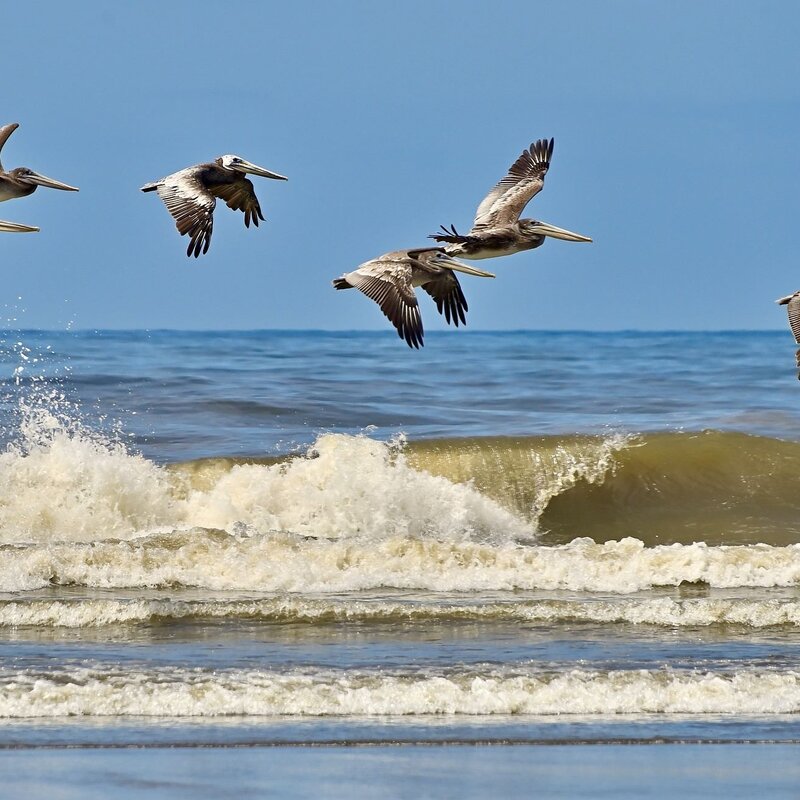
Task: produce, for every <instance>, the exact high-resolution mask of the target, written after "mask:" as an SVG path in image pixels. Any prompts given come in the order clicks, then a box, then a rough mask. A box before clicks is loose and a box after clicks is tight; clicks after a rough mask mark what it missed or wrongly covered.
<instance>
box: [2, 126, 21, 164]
mask: <svg viewBox="0 0 800 800" xmlns="http://www.w3.org/2000/svg"><path fill="white" fill-rule="evenodd" d="M17 128H19V123H18V122H12V123H10V124H8V125H3V127H2V128H0V150H2V149H3V145H4V144H5V143H6V142H7V141H8V137H9V136H11V134H12V133H14V131H15V130H16V129H17ZM0 172H3V162H2V161H0Z"/></svg>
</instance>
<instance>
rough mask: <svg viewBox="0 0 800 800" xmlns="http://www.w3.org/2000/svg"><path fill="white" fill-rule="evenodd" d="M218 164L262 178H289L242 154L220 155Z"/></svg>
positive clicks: (277, 179)
mask: <svg viewBox="0 0 800 800" xmlns="http://www.w3.org/2000/svg"><path fill="white" fill-rule="evenodd" d="M217 164H219V165H220V166H221V167H224V168H225V169H231V170H233V171H234V172H244V173H245V174H247V173H249V174H250V175H260V176H261V177H262V178H272V179H273V180H276V181H287V180H289V179H288V178H287V177H285V176H284V175H278V173H277V172H270V171H269V170H268V169H264V167H259V166H258V165H257V164H253V163H252V162H250V161H247V160H246V159H244V158H242V157H241V156H235V155H227V156H220V157H219V158H218V159H217Z"/></svg>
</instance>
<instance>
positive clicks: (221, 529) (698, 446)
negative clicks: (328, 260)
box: [0, 332, 800, 746]
mask: <svg viewBox="0 0 800 800" xmlns="http://www.w3.org/2000/svg"><path fill="white" fill-rule="evenodd" d="M354 336H355V337H356V338H358V337H359V335H354ZM582 336H583V337H588V341H584V340H582V339H581V337H582ZM637 336H639V337H640V339H637V338H636V337H637ZM735 336H736V337H741V336H742V335H741V334H736V335H735ZM626 337H627V338H626ZM431 338H432V342H433V343H434V344H435V343H436V342H437V337H436V336H433V337H431ZM642 339H643V340H644V341H642ZM463 341H464V340H463V338H459V339H454V338H452V339H451V338H447V337H442V339H441V340H439V342H438V343H439V345H440V349H441V348H444V349H445V351H446V352H445V353H444V354H443V353H442V352H437V350H436V349H435V348H433V347H432V348H430V350H431V353H427V350H428V348H426V353H423V354H419V355H420V358H422V359H428V361H429V362H430V363H427V364H426V369H425V370H422V371H421V372H419V371H418V367H419V365H418V364H417V363H416V362H411V361H409V359H408V357H407V354H404V353H403V354H400V353H397V352H396V351H395V350H394V349H393V348H391V344H393V343H392V342H391V341H390V340H386V341H384V340H383V339H381V338H377V339H376V340H375V342H376V343H377V345H376V346H377V347H378V349H381V348H385V351H384V352H383V353H382V355H383V356H385V359H384V362H383V365H384V370H383V373H382V375H383V377H382V378H381V379H380V380H375V379H374V376H372V375H371V370H372V366H371V365H372V364H373V363H374V361H373V360H372V359H370V360H367V359H366V358H362V357H361V356H360V355H359V352H358V350H359V349H358V347H355V348H353V352H354V354H355V355H354V356H353V358H352V360H351V361H350V362H344V363H339V365H338V366H337V370H336V371H335V372H334V371H332V370H331V367H330V359H331V358H332V357H333V354H334V353H338V352H339V351H340V349H341V338H340V337H331V336H328V335H325V334H312V333H310V334H304V335H298V334H291V335H289V334H286V335H284V339H281V335H280V334H262V333H253V334H203V333H198V334H187V333H181V334H170V333H169V332H159V333H157V334H154V335H151V334H145V333H139V334H122V333H98V334H97V335H95V336H93V335H91V334H89V333H83V334H74V335H70V334H43V333H31V334H22V333H20V334H17V335H15V336H14V342H15V344H14V346H13V347H10V348H9V349H8V350H7V352H6V353H5V368H6V370H7V373H6V378H5V398H4V401H3V406H2V408H3V412H2V413H3V421H4V425H3V443H4V444H3V450H2V452H0V642H2V649H3V652H4V655H3V656H2V657H1V658H0V718H3V719H4V720H6V722H7V724H9V725H10V727H7V728H6V732H5V734H4V733H3V732H2V731H1V730H0V746H2V744H3V741H4V738H3V737H4V736H5V737H6V739H5V741H9V742H10V741H12V740H13V741H15V742H16V741H18V740H19V737H20V736H22V738H23V739H24V738H25V736H28V737H32V739H31V741H32V740H33V739H35V740H36V741H37V742H42V741H45V742H46V741H59V742H68V741H70V740H71V739H72V740H77V739H80V740H81V741H86V738H87V736H88V737H89V739H91V740H92V741H96V742H98V743H99V742H102V740H103V737H104V736H106V735H108V734H107V733H104V731H105V730H106V729H105V727H104V726H106V725H114V724H117V723H120V722H121V721H124V720H129V721H130V720H133V721H136V720H139V722H136V724H137V725H140V724H143V725H145V727H146V730H147V734H146V736H147V737H150V740H152V741H160V740H161V739H160V738H159V737H167V738H169V737H174V736H175V735H176V734H175V730H176V726H178V728H180V726H181V725H183V724H188V721H189V720H191V721H192V724H193V725H195V724H197V723H198V721H199V722H202V721H206V722H209V723H210V722H211V721H212V720H219V719H221V718H224V719H225V720H227V721H228V722H226V727H225V729H224V732H223V729H221V728H220V729H217V728H214V729H213V730H214V731H217V732H216V733H214V732H211V733H209V732H208V731H207V732H206V734H204V735H205V736H211V737H212V738H213V737H214V736H217V735H219V736H230V735H231V728H230V725H231V724H233V725H236V724H241V725H242V726H244V727H242V728H241V731H240V733H239V734H237V735H240V736H242V737H245V738H247V737H248V736H250V737H252V736H256V737H258V736H261V735H269V731H270V730H277V728H275V727H274V726H276V725H277V726H279V727H280V726H284V725H285V724H287V721H292V720H301V719H307V718H320V719H322V718H324V719H326V720H329V722H327V723H326V726H328V727H326V730H328V731H329V732H331V731H332V734H331V735H333V736H335V735H336V730H340V731H344V730H345V728H339V729H337V728H336V726H337V725H338V726H342V725H344V726H347V728H346V729H347V731H348V735H353V731H356V733H357V735H359V736H364V737H367V738H369V737H377V738H378V739H382V738H385V737H386V736H387V735H388V734H387V731H388V730H391V731H393V733H392V734H391V735H393V736H396V735H397V731H398V730H399V729H405V730H408V731H412V730H413V734H410V733H409V735H413V738H414V740H420V741H422V740H425V738H426V737H428V736H441V726H442V725H445V726H446V725H452V726H455V727H453V729H452V730H453V731H454V732H455V731H457V730H461V728H458V726H459V725H463V720H464V719H473V718H486V719H491V720H493V723H492V725H493V727H492V736H494V737H498V738H499V739H502V738H503V736H509V735H511V732H512V731H513V735H514V736H515V737H520V736H521V737H522V738H530V739H532V740H533V739H536V738H537V737H539V736H540V735H541V731H542V728H541V726H546V725H551V724H552V719H553V718H563V717H571V718H574V719H575V720H576V722H575V725H576V726H577V727H576V729H575V731H574V732H573V735H574V736H576V737H577V738H581V737H585V736H591V735H594V734H592V731H600V730H602V731H606V732H608V731H609V730H611V729H613V736H614V737H616V738H623V739H625V738H632V739H635V738H636V737H637V736H638V735H640V734H639V733H638V732H640V731H644V730H646V731H647V734H648V735H651V736H652V735H653V731H654V727H653V726H654V725H655V730H656V731H657V730H658V724H659V723H658V722H654V720H658V719H661V720H663V725H664V726H666V727H664V729H663V730H664V731H666V732H668V734H669V735H670V736H674V737H680V736H682V735H687V732H688V731H691V732H692V735H694V736H698V735H699V736H701V737H702V736H705V737H708V738H709V739H713V738H715V737H716V736H718V735H719V730H720V728H719V725H720V722H719V720H720V718H722V717H724V718H727V719H733V720H735V721H736V725H737V726H738V727H737V728H736V732H737V735H738V736H740V737H742V736H744V737H746V736H748V735H753V736H756V735H760V734H757V733H756V732H757V731H760V730H763V726H764V724H765V723H764V720H765V719H768V718H774V719H775V720H776V724H779V725H780V730H781V734H780V737H779V738H782V739H785V740H793V738H794V737H795V736H797V737H800V731H799V730H798V727H797V723H796V722H795V721H794V719H795V716H793V715H796V713H797V711H798V710H800V678H799V677H798V676H799V675H800V589H799V588H798V587H800V492H798V488H800V487H798V477H797V476H798V475H799V474H800V441H798V439H800V436H798V435H797V434H798V431H800V428H797V418H796V415H795V412H794V408H793V403H794V401H795V398H794V395H793V394H790V390H794V389H795V387H794V385H792V384H790V383H789V382H788V381H787V382H786V385H784V383H782V382H779V380H778V379H777V378H773V377H769V378H767V377H766V373H764V379H763V380H764V384H763V385H762V384H761V383H760V382H759V379H756V380H753V378H752V375H754V374H755V375H759V374H761V373H759V372H758V371H757V370H756V369H755V364H756V363H757V362H758V361H759V359H765V358H767V354H768V353H769V354H770V357H771V355H772V346H773V341H772V339H771V338H770V337H765V336H764V335H761V334H754V335H752V337H751V338H749V339H747V338H745V339H741V338H738V339H737V338H734V339H733V340H732V339H731V338H730V337H729V338H727V339H726V338H725V336H724V335H721V334H714V335H699V334H698V335H697V336H696V337H695V338H692V337H690V336H689V337H688V338H687V335H674V336H672V338H671V337H670V336H669V335H664V336H663V337H662V338H660V339H658V338H656V340H655V341H653V340H652V339H651V338H648V337H647V336H643V335H636V334H614V335H609V336H608V337H605V338H604V337H602V336H589V335H582V334H573V335H563V336H552V335H547V334H515V335H509V334H500V335H490V334H480V335H476V336H474V337H471V338H470V339H469V340H468V341H469V347H468V348H467V347H464V346H463ZM732 341H736V342H740V343H741V342H742V341H744V342H745V343H746V347H745V348H744V350H745V355H744V356H742V353H741V352H740V353H739V358H738V360H737V359H733V358H732V357H731V356H730V348H731V343H732ZM20 342H23V344H20ZM371 343H372V342H371ZM98 344H102V347H98ZM588 344H591V347H588ZM622 345H624V346H622ZM644 345H647V347H645V346H644ZM282 347H283V348H284V349H288V350H291V352H292V358H291V359H282V360H276V359H275V358H274V353H275V352H279V351H280V349H281V348H282ZM652 347H660V348H661V349H662V351H665V350H667V351H669V352H670V353H671V354H672V355H671V357H672V358H675V359H683V361H681V362H680V363H681V364H682V367H681V368H680V369H677V368H676V369H675V370H674V377H673V378H672V379H671V381H670V380H669V379H666V378H664V379H663V380H661V381H660V382H659V383H658V384H657V385H658V388H657V390H655V389H648V386H647V384H646V382H643V381H640V380H634V379H633V378H630V379H628V378H626V377H624V376H626V375H629V374H630V375H636V374H641V373H642V372H644V373H647V372H648V370H651V369H652V368H653V367H652V364H651V363H650V361H649V360H648V358H647V357H646V350H647V348H652ZM740 350H741V348H740ZM554 351H555V354H554ZM559 351H563V352H561V353H560V355H561V357H562V358H563V359H564V363H565V364H568V365H569V366H568V367H565V368H564V370H563V372H562V373H559V372H558V371H557V370H556V371H554V370H555V367H554V363H559V362H558V361H557V358H556V356H558V355H559ZM589 352H590V353H591V358H589V356H588V355H585V356H584V355H580V358H581V359H583V361H582V362H581V363H575V358H576V355H575V354H584V353H589ZM748 353H749V357H750V358H751V361H748V358H747V354H748ZM21 354H24V356H25V357H24V359H23V358H21ZM568 354H569V356H568ZM554 359H555V362H554ZM265 363H268V364H269V366H270V370H269V371H268V372H267V371H266V370H265V367H264V364H265ZM523 364H524V365H525V367H524V368H523V367H522V365H523ZM737 369H738V370H739V371H740V372H739V373H738V374H736V372H735V371H736V370H737ZM731 370H733V371H734V374H731ZM746 370H750V373H748V374H750V376H751V377H750V380H749V381H746V380H744V379H743V378H742V372H744V371H746ZM412 372H413V376H414V377H413V380H412V378H411V376H412ZM477 374H480V375H481V379H480V381H478V382H476V380H475V379H474V377H473V376H474V375H477ZM777 374H778V375H780V373H779V372H777ZM420 375H423V377H420ZM310 376H315V377H310ZM425 376H427V377H425ZM790 377H791V375H790ZM626 381H629V383H626ZM543 384H546V387H545V388H546V392H545V391H544V389H543V388H542V386H543ZM604 384H609V385H608V386H605V388H604ZM612 385H613V386H615V388H614V391H615V392H616V396H618V397H624V398H626V400H625V404H626V405H624V406H620V407H617V408H616V409H611V410H609V409H603V408H598V403H600V402H601V401H600V400H598V398H603V397H604V396H605V395H604V394H603V391H611V386H612ZM655 385H656V384H655V383H653V384H652V386H655ZM355 387H358V391H355V390H354V389H355ZM733 387H736V388H735V390H734V388H733ZM648 392H649V393H648ZM737 392H738V394H737ZM732 393H733V394H734V395H735V396H734V397H732ZM545 395H546V397H547V400H545V399H544V398H545ZM423 397H424V398H426V401H425V403H422V402H420V398H423ZM476 397H480V402H476ZM142 720H146V723H145V722H141V721H142ZM182 720H183V721H185V722H181V721H182ZM236 720H238V721H239V722H238V723H237V722H236ZM388 720H392V722H391V724H390V725H389V727H388V728H387V727H386V725H387V721H388ZM448 720H449V722H448ZM434 721H435V722H434ZM523 721H524V722H523ZM644 721H646V722H647V725H646V726H644V727H643V723H644ZM777 721H779V723H778V722H777ZM11 723H13V724H11ZM20 725H24V726H25V727H24V728H20V727H19V726H20ZM41 725H46V727H45V728H42V727H37V726H41ZM85 725H90V727H88V728H86V727H82V726H85ZM331 725H333V726H334V727H333V728H330V727H329V726H331ZM520 725H522V728H520ZM253 726H255V727H253ZM354 726H355V727H354ZM398 726H399V727H398ZM409 726H410V727H409ZM609 726H610V727H609ZM181 730H183V729H182V728H181ZM192 730H194V729H192ZM209 730H211V729H209ZM20 731H23V733H20ZM259 731H260V733H259ZM426 731H427V733H426ZM748 731H749V732H750V733H749V734H748ZM184 734H185V735H186V736H187V737H189V738H190V739H191V737H192V736H193V735H194V734H192V733H191V731H190V730H189V729H188V728H187V729H186V730H185V731H184ZM773 734H774V731H773ZM141 735H145V734H142V732H141V730H139V733H137V736H141ZM181 735H183V734H181ZM302 735H306V734H302ZM342 735H344V734H342ZM453 735H461V734H460V733H454V734H453ZM604 735H605V734H604ZM664 735H667V734H666V733H664ZM164 740H165V741H166V739H164Z"/></svg>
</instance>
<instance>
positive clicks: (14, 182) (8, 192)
mask: <svg viewBox="0 0 800 800" xmlns="http://www.w3.org/2000/svg"><path fill="white" fill-rule="evenodd" d="M17 128H19V123H17V122H12V123H11V124H10V125H3V127H2V128H0V150H2V149H3V145H4V144H5V143H6V141H7V140H8V137H9V136H11V134H12V133H14V131H15V130H16V129H17ZM38 186H47V187H48V188H50V189H63V190H64V191H66V192H77V191H78V189H77V187H75V186H70V185H69V184H68V183H61V181H57V180H55V179H53V178H48V177H47V176H46V175H42V174H41V173H39V172H34V171H33V170H32V169H28V167H17V168H16V169H11V170H8V172H6V171H5V170H4V169H3V165H2V163H0V202H2V201H3V200H12V199H14V198H15V197H27V196H28V195H29V194H33V193H34V192H35V191H36V188H37V187H38Z"/></svg>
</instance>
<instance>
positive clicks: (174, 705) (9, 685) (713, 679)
mask: <svg viewBox="0 0 800 800" xmlns="http://www.w3.org/2000/svg"><path fill="white" fill-rule="evenodd" d="M798 711H800V673H798V672H795V671H787V672H769V671H755V670H746V671H745V670H743V671H738V672H732V673H724V672H713V671H702V672H701V671H692V672H682V671H677V670H669V669H658V670H646V669H641V670H618V671H609V672H604V671H591V670H578V669H571V670H566V671H564V672H558V673H553V672H550V673H542V672H537V671H535V670H532V669H530V668H527V667H524V666H522V667H503V668H495V667H491V666H489V665H484V668H483V669H475V668H470V669H453V670H448V671H445V672H439V673H432V672H428V673H425V672H422V671H419V670H415V671H413V672H412V671H409V672H393V673H385V672H375V671H372V672H370V671H359V670H349V671H337V670H315V669H306V670H302V671H294V672H288V673H279V672H271V671H265V670H218V671H213V672H208V671H204V670H200V669H194V670H190V669H180V668H172V669H169V668H167V669H160V670H153V671H133V672H124V671H122V670H120V669H118V668H115V667H108V668H105V669H103V668H88V669H87V668H79V669H72V670H58V671H56V672H54V673H28V672H24V671H19V672H13V671H9V670H6V671H3V672H0V718H5V719H19V718H30V717H36V718H49V717H63V716H92V717H103V716H122V717H125V716H158V717H214V716H227V715H244V716H254V715H258V716H261V715H314V716H318V715H323V716H328V715H337V716H340V715H357V716H373V715H431V714H435V715H457V714H470V715H497V714H503V715H505V714H515V715H554V714H557V715H566V714H580V715H587V714H597V715H606V714H642V713H658V714H692V715H698V714H790V713H797V712H798Z"/></svg>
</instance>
